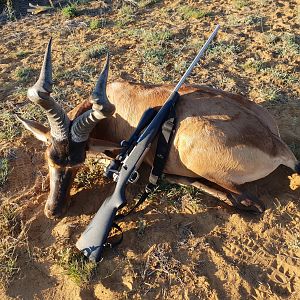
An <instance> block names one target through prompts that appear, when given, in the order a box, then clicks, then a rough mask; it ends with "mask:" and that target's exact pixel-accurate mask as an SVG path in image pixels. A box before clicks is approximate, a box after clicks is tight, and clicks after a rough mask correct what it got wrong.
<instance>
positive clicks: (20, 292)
mask: <svg viewBox="0 0 300 300" xmlns="http://www.w3.org/2000/svg"><path fill="white" fill-rule="evenodd" d="M123 2H124V3H125V4H126V3H129V2H130V1H128V2H126V1H123ZM185 3H187V4H189V5H190V6H193V7H196V8H198V9H202V10H205V11H207V12H209V14H207V16H204V17H201V18H195V17H188V18H187V17H186V16H185V15H184V12H183V11H182V10H181V9H180V8H181V7H183V6H184V3H183V1H182V2H180V1H158V3H156V4H153V5H149V6H146V7H140V8H137V7H134V8H133V12H131V13H130V14H129V15H130V18H131V19H130V21H129V22H128V23H127V24H122V23H121V24H120V23H118V20H119V21H120V19H121V20H124V19H125V16H126V14H125V15H124V13H123V15H122V13H121V12H122V11H121V10H122V8H121V6H122V1H114V2H113V3H104V2H102V1H91V2H90V3H88V4H85V5H82V6H79V7H78V11H79V12H80V14H79V15H78V16H77V17H75V18H73V19H72V20H68V19H66V18H65V17H64V16H62V14H61V12H60V11H56V12H51V13H48V14H43V15H37V16H28V17H26V18H24V19H22V20H19V21H16V22H9V23H7V24H5V25H3V26H2V27H1V28H0V30H1V31H0V34H1V43H0V99H1V107H0V109H1V119H0V125H1V126H2V130H3V128H4V129H5V130H6V131H7V130H12V132H13V134H12V135H11V136H5V135H1V140H0V154H1V157H4V155H5V153H6V154H7V153H10V155H9V175H8V179H7V181H6V182H5V184H4V185H3V186H2V187H1V200H0V201H1V205H2V209H3V205H4V204H5V205H13V207H14V210H15V213H16V215H17V220H18V224H20V228H19V229H18V231H17V233H16V235H14V237H11V238H14V239H16V237H17V236H18V234H19V233H20V232H22V228H23V230H24V237H23V238H22V242H20V243H17V244H16V247H15V248H14V249H15V250H14V253H15V254H16V257H17V258H16V261H15V264H14V266H15V267H16V270H15V272H14V273H15V274H14V275H12V276H10V277H9V280H7V281H4V279H8V278H6V277H5V276H2V278H3V283H2V287H1V288H0V298H1V299H300V296H299V295H300V230H299V229H300V228H299V220H300V208H299V207H300V203H299V196H300V194H299V192H297V191H291V190H290V189H289V181H288V179H287V176H288V175H290V174H291V172H290V171H289V170H288V169H286V168H283V167H282V168H279V169H278V170H276V171H275V172H274V173H273V174H271V175H269V176H268V177H267V178H265V179H263V180H260V181H258V182H254V183H251V184H249V189H250V190H251V191H252V192H253V193H255V194H256V195H258V196H260V198H261V199H262V200H263V201H264V203H265V205H266V207H267V209H266V211H265V212H264V213H263V214H261V215H258V216H255V215H254V216H253V215H249V214H245V213H240V212H238V211H236V210H234V209H233V208H230V207H227V206H226V205H225V204H222V203H220V202H219V201H218V200H216V199H214V198H212V197H209V196H207V195H205V194H202V193H200V192H197V191H195V190H192V191H187V190H182V189H180V188H178V187H174V186H172V187H168V188H165V189H163V190H162V191H161V192H159V193H157V194H156V195H155V196H154V197H152V198H151V199H150V200H148V201H147V202H146V203H145V204H144V205H143V206H142V207H141V209H140V210H139V211H138V212H137V213H136V214H133V215H132V216H130V217H128V218H127V219H126V220H125V221H124V222H121V226H122V228H123V231H124V242H123V243H122V244H121V245H120V246H118V247H117V248H116V249H113V250H111V251H106V252H105V259H104V260H103V261H102V262H101V263H100V264H99V266H98V267H97V268H96V270H95V274H93V276H91V278H89V274H90V272H89V271H87V270H89V269H88V268H89V266H88V265H86V264H80V259H78V258H77V260H76V258H75V259H74V258H72V257H73V256H72V255H73V254H72V253H75V250H74V244H75V242H76V240H77V239H78V237H79V235H80V233H81V232H82V231H83V230H84V228H85V226H86V225H87V224H88V222H89V220H90V219H91V217H92V216H93V214H94V213H95V212H96V211H97V209H98V208H99V206H100V205H101V203H102V201H103V200H104V199H105V198H106V197H107V196H108V195H109V194H110V193H111V192H112V190H113V185H112V184H111V183H109V182H107V181H105V180H104V179H102V177H101V176H100V177H98V178H97V180H96V183H94V184H91V185H85V186H78V185H75V186H74V188H73V189H72V195H73V196H72V203H71V206H70V209H69V211H68V213H67V215H66V216H65V217H64V218H62V219H61V220H56V221H54V220H49V219H47V218H46V217H45V215H44V213H43V207H44V203H45V200H46V198H47V194H48V192H49V186H48V185H49V183H48V179H47V167H46V165H45V161H44V151H45V146H43V145H42V144H41V143H40V142H38V141H36V140H35V139H34V138H33V137H32V136H31V135H30V134H28V133H26V132H20V131H21V129H20V126H19V124H18V123H17V122H15V121H12V120H13V118H12V117H11V115H10V114H12V113H13V112H19V113H22V114H24V113H26V112H27V114H29V113H30V114H31V116H32V115H33V116H34V118H36V119H38V120H42V121H44V118H43V117H41V115H40V113H39V112H38V111H37V112H35V111H34V112H28V111H29V108H30V109H31V110H32V106H30V104H29V101H28V100H27V99H26V94H25V92H26V89H27V88H28V87H29V86H30V84H33V83H34V80H35V78H36V76H37V74H38V70H39V68H40V64H41V60H42V56H43V52H44V48H45V45H46V43H47V40H48V38H49V37H50V36H52V37H53V64H54V80H55V84H56V89H55V90H54V96H55V97H56V99H58V100H59V101H61V103H62V104H63V105H64V107H65V108H66V109H67V110H70V109H71V108H72V107H74V106H75V105H76V104H78V103H80V102H81V101H82V100H84V99H87V98H88V97H89V95H90V91H91V89H92V87H93V84H94V81H95V78H96V75H97V74H98V72H99V69H100V67H99V58H96V56H97V51H96V55H95V54H93V53H95V51H94V52H92V51H91V50H93V49H96V50H98V52H99V51H100V50H101V49H104V48H105V49H106V48H109V49H110V52H111V71H110V80H111V81H112V80H114V79H119V78H123V79H130V80H134V81H137V82H152V83H162V82H176V80H178V79H179V78H180V72H181V74H182V72H183V70H184V66H185V63H186V62H189V61H191V59H192V57H193V55H194V54H195V51H196V49H197V48H198V47H199V45H201V43H202V42H203V40H204V39H205V38H206V37H207V36H208V33H209V32H210V31H212V29H213V28H214V26H215V25H216V24H218V23H219V24H221V26H222V31H221V32H220V34H219V37H218V42H217V43H216V44H215V47H214V49H215V50H213V51H211V52H209V54H208V55H207V57H206V60H205V62H204V63H203V64H202V65H201V66H200V67H197V68H196V71H195V72H194V74H193V75H192V76H191V77H190V79H189V82H190V83H204V84H208V85H211V86H214V87H218V88H222V89H225V90H228V91H234V92H237V93H242V94H245V95H247V96H249V97H250V98H251V99H252V100H254V101H256V102H258V103H260V104H261V105H263V106H265V107H267V108H268V109H269V110H270V112H271V113H272V114H273V115H274V116H275V118H276V120H277V122H278V125H279V129H280V132H281V134H282V138H283V139H284V140H285V141H286V142H287V143H288V145H289V146H290V147H291V148H292V149H293V150H294V152H295V154H296V155H297V156H298V157H299V154H300V152H299V147H298V145H299V137H300V126H299V125H300V121H299V120H300V119H299V117H298V116H299V112H300V105H299V94H300V88H299V79H300V77H299V70H300V69H299V65H300V64H299V63H300V58H299V54H300V44H299V35H300V30H299V21H300V15H299V6H297V3H296V1H263V0H260V1H251V3H250V2H247V1H218V2H215V1H205V2H203V1H187V2H185ZM185 14H186V13H185ZM100 18H101V22H102V25H103V26H101V27H100V28H97V29H93V30H92V29H91V28H90V21H91V20H96V19H100ZM153 32H168V34H169V33H170V34H171V37H170V38H165V37H163V35H162V37H160V38H159V39H158V40H157V39H155V38H153ZM151 33H152V35H151ZM162 40H163V42H161V41H162ZM103 45H104V46H105V47H104V48H101V47H103ZM100 46H101V47H100ZM218 47H219V48H218ZM152 48H153V49H159V50H161V49H163V51H165V52H164V54H163V58H162V59H161V57H159V56H158V58H157V56H155V58H154V59H153V56H149V52H147V49H152ZM99 49H100V50H99ZM158 53H159V52H158ZM156 54H157V53H156ZM94 57H95V58H94ZM20 68H21V69H26V70H27V71H28V74H29V75H28V77H26V76H23V75H22V74H21V75H20V72H18V70H19V69H20ZM7 114H8V116H7ZM8 122H15V123H12V125H11V127H9V128H8V127H7V126H8ZM92 168H93V167H91V165H87V166H86V167H84V170H87V172H90V173H91V172H93V170H91V169H92ZM88 170H90V171H88ZM140 187H141V184H139V185H138V186H136V187H131V189H130V195H134V194H135V192H137V191H138V190H139V188H140ZM19 237H20V236H19ZM4 238H5V235H4ZM74 255H75V256H76V254H74ZM78 261H79V263H78ZM78 264H79V265H78ZM86 272H87V274H88V275H87V277H88V278H86V277H84V276H85V275H84V274H85V273H86Z"/></svg>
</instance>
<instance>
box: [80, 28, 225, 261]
mask: <svg viewBox="0 0 300 300" xmlns="http://www.w3.org/2000/svg"><path fill="white" fill-rule="evenodd" d="M219 27H220V26H219V25H217V26H216V28H215V30H214V31H213V33H212V34H211V35H210V37H209V38H208V40H207V41H206V42H205V44H204V45H203V47H202V48H201V49H200V51H199V52H198V54H197V56H196V57H195V58H194V60H193V62H192V63H191V65H190V66H189V68H188V69H187V70H186V72H185V73H184V75H183V76H182V78H181V79H180V81H179V82H178V83H177V85H176V87H175V88H174V90H173V91H172V93H171V95H170V96H169V98H168V99H167V101H166V102H165V103H164V105H163V106H162V107H161V108H160V110H159V111H158V112H157V114H156V115H155V117H154V118H153V119H152V121H151V122H149V115H150V116H151V115H152V113H151V111H150V112H148V113H146V118H145V119H146V122H145V123H144V122H141V123H144V124H142V125H141V124H139V125H141V126H139V125H138V131H135V133H136V134H133V136H135V138H133V141H131V142H134V141H135V143H134V144H135V145H134V146H132V147H129V146H128V145H127V144H126V143H125V145H124V142H123V145H124V148H125V149H126V150H124V151H121V154H120V155H121V157H120V156H119V159H117V160H116V164H115V165H113V166H111V169H110V170H109V171H112V173H113V174H114V177H115V180H116V181H117V184H116V187H115V190H114V192H113V194H112V195H111V196H110V197H108V198H107V199H106V200H105V201H104V202H103V204H102V205H101V207H100V209H99V210H98V212H97V213H96V215H95V216H94V218H93V219H92V221H91V222H90V224H89V225H88V227H87V228H86V229H85V231H84V232H83V233H82V235H81V237H80V238H79V240H78V241H77V243H76V247H77V248H78V249H79V250H81V251H82V252H83V254H84V255H85V256H87V257H88V258H89V260H91V261H95V262H98V261H99V260H100V259H101V253H102V250H103V247H104V245H105V243H106V240H107V237H108V234H109V232H110V230H111V228H112V226H113V220H114V218H115V216H116V213H117V210H118V209H120V208H121V207H123V206H124V205H125V204H126V198H125V189H126V185H127V183H128V182H135V181H136V180H137V179H138V173H137V170H138V168H139V166H140V164H141V163H142V161H143V159H144V157H145V155H146V154H147V152H148V150H149V149H150V147H151V144H152V142H153V140H154V139H155V137H156V136H157V134H158V132H159V130H160V128H161V126H162V124H163V123H164V122H165V120H166V118H167V117H168V115H169V111H170V109H171V108H172V107H173V106H174V105H175V103H176V100H177V99H178V98H179V93H178V90H179V89H180V87H181V86H182V84H183V83H184V81H185V79H186V78H187V77H188V76H189V75H190V73H191V72H192V70H193V68H194V67H195V66H196V64H197V63H198V61H199V60H200V58H201V56H203V54H204V52H205V51H206V49H207V48H208V46H209V44H210V43H211V41H212V40H213V38H214V37H215V36H216V34H217V32H218V30H219ZM144 116H145V114H144ZM142 119H143V118H142ZM147 123H148V124H149V125H148V126H147ZM145 124H146V125H145ZM143 125H145V126H143ZM146 126H147V127H146ZM143 127H146V129H145V130H144V131H143V132H142V133H141V131H142V129H141V128H143ZM139 134H140V135H139ZM118 168H120V171H117V169H118ZM108 173H109V172H108Z"/></svg>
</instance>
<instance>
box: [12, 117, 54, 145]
mask: <svg viewBox="0 0 300 300" xmlns="http://www.w3.org/2000/svg"><path fill="white" fill-rule="evenodd" d="M16 117H17V119H18V120H19V121H20V122H21V123H22V124H23V125H24V127H25V128H26V129H28V130H29V131H31V132H32V133H33V135H34V136H35V137H36V138H37V139H38V140H40V141H42V142H45V143H47V144H49V143H50V140H49V137H50V135H49V131H50V130H49V128H47V127H45V126H44V125H42V124H40V123H38V122H36V121H31V120H26V119H23V118H21V117H19V116H17V115H16Z"/></svg>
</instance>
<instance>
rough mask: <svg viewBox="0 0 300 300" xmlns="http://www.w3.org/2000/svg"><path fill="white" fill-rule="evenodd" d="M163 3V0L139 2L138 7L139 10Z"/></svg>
mask: <svg viewBox="0 0 300 300" xmlns="http://www.w3.org/2000/svg"><path fill="white" fill-rule="evenodd" d="M159 2H161V0H139V1H138V3H137V5H138V7H139V8H144V7H149V6H152V5H154V4H156V3H159Z"/></svg>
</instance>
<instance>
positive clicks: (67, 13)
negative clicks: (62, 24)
mask: <svg viewBox="0 0 300 300" xmlns="http://www.w3.org/2000/svg"><path fill="white" fill-rule="evenodd" d="M61 13H62V15H63V16H64V17H65V18H68V19H71V18H74V17H76V16H77V15H78V11H77V8H76V6H75V5H74V4H72V5H69V6H66V7H64V8H63V9H62V10H61Z"/></svg>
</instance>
